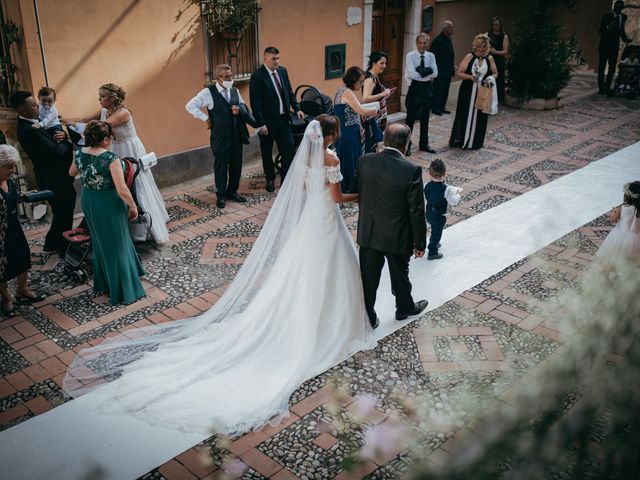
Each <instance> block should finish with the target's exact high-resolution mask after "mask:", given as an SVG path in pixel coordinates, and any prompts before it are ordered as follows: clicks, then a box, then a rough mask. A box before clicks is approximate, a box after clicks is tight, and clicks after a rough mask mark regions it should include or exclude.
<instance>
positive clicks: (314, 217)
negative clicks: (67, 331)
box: [65, 121, 376, 435]
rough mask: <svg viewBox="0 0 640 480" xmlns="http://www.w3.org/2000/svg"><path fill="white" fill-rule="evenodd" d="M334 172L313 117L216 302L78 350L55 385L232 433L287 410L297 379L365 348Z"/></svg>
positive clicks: (358, 285) (138, 411)
mask: <svg viewBox="0 0 640 480" xmlns="http://www.w3.org/2000/svg"><path fill="white" fill-rule="evenodd" d="M341 179H342V176H341V175H340V168H339V166H338V167H327V166H325V165H324V147H323V138H322V132H321V130H320V125H319V123H318V122H317V121H313V122H311V123H310V125H309V126H308V127H307V130H306V132H305V136H304V139H303V141H302V143H301V145H300V148H299V149H298V153H297V154H296V157H295V159H294V161H293V163H292V167H291V168H290V171H289V174H288V175H287V181H286V182H285V183H284V185H283V187H282V189H281V191H280V193H279V194H278V197H277V199H276V201H275V203H274V206H273V208H272V210H271V212H270V213H269V217H268V218H267V221H266V222H265V225H264V227H263V229H262V231H261V233H260V235H259V237H258V238H257V240H256V243H255V245H254V247H253V249H252V251H251V253H250V255H249V257H248V258H247V260H246V261H245V264H244V265H243V267H242V269H241V270H240V272H239V273H238V275H237V276H236V279H235V280H234V282H233V283H232V284H231V285H230V286H229V288H228V289H227V291H226V293H225V294H224V295H223V296H222V298H221V299H220V300H219V301H218V303H217V304H216V305H215V306H214V307H212V308H211V309H210V310H209V311H207V312H205V313H204V314H202V315H200V316H199V317H194V318H191V319H187V320H181V321H178V322H172V323H170V324H162V325H157V326H152V327H145V328H144V329H141V331H140V332H139V334H140V335H141V338H136V339H135V340H129V339H127V338H123V337H119V338H118V337H116V338H115V339H110V340H107V341H105V342H104V343H103V344H101V345H99V346H97V347H93V348H90V349H88V350H84V351H82V352H81V353H80V354H79V355H78V357H76V359H75V360H74V363H73V365H72V366H71V367H70V369H69V372H68V374H67V377H66V378H65V391H66V392H67V393H68V394H70V395H72V396H77V395H79V394H83V393H86V392H87V391H89V390H93V391H92V393H91V395H90V397H94V400H95V404H96V405H107V408H108V405H110V404H112V403H113V402H117V404H119V405H121V406H124V407H125V408H126V409H128V410H129V411H131V412H133V413H134V414H135V415H136V416H138V417H141V418H143V419H145V420H146V421H148V422H151V423H153V424H161V425H163V426H173V427H175V428H179V429H181V430H184V431H189V432H207V431H211V429H214V430H215V431H216V432H219V433H225V434H231V435H233V434H239V433H242V432H246V431H248V430H250V429H255V428H259V427H261V426H263V425H264V424H265V423H267V422H268V421H269V420H270V419H272V418H273V417H276V418H278V416H282V415H286V413H287V411H288V400H289V397H290V395H291V394H292V392H293V391H294V390H295V389H296V388H298V386H299V385H300V384H301V383H303V382H304V381H305V380H307V379H310V378H312V377H314V376H316V375H318V374H320V373H322V372H324V371H326V370H327V369H329V368H331V367H332V366H334V365H336V364H337V363H339V362H340V361H342V360H344V359H346V358H348V357H349V356H351V355H352V354H353V353H355V352H357V351H359V350H362V349H369V348H373V347H374V346H375V344H376V342H375V340H374V339H373V330H372V329H371V327H370V325H369V321H368V317H367V314H366V311H365V308H364V300H363V294H362V282H361V277H360V269H359V267H358V260H357V253H356V249H355V245H354V242H353V240H352V238H351V236H350V234H349V232H348V230H347V228H346V226H345V224H344V222H343V220H342V217H341V215H340V211H339V208H338V206H337V205H336V203H335V202H334V201H333V199H332V198H331V195H330V192H329V189H328V185H329V183H339V182H340V180H341ZM126 333H127V334H130V332H126ZM150 348H151V349H155V350H154V351H148V352H146V353H144V354H142V353H141V352H142V351H143V350H149V349H150ZM120 373H121V374H122V375H121V376H120V377H119V378H117V379H116V380H114V381H112V382H111V383H109V384H107V385H101V386H99V383H100V382H101V381H102V380H101V379H102V378H103V377H106V378H109V377H110V376H113V375H118V374H120ZM96 380H98V382H96ZM96 386H99V388H95V387H96ZM94 388H95V390H94Z"/></svg>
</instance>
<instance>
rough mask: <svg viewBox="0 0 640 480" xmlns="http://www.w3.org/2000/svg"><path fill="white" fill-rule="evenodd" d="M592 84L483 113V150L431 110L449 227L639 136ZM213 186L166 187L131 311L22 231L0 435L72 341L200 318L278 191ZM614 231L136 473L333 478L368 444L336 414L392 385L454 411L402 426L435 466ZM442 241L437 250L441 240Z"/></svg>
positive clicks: (390, 390) (47, 394) (514, 271)
mask: <svg viewBox="0 0 640 480" xmlns="http://www.w3.org/2000/svg"><path fill="white" fill-rule="evenodd" d="M594 80H595V78H594V76H593V75H590V74H586V73H581V74H579V75H577V76H576V78H575V79H574V81H573V82H572V84H571V85H570V87H568V88H567V89H566V91H565V92H564V94H565V97H564V107H563V108H562V109H561V110H558V111H555V112H523V111H517V110H510V109H505V110H503V111H502V112H501V113H500V114H499V115H498V116H497V117H496V118H491V119H490V122H489V132H488V135H487V141H486V146H485V148H484V149H483V150H481V151H479V152H461V151H459V150H450V149H449V148H448V146H446V145H447V141H448V134H449V131H450V127H451V123H452V121H453V118H452V117H451V116H442V117H434V118H432V123H431V127H430V128H431V132H432V141H431V144H432V145H433V146H434V148H436V150H437V151H438V153H436V154H435V155H427V154H422V153H419V154H417V153H418V152H416V153H414V155H413V156H412V157H411V159H412V160H413V161H415V162H417V163H419V164H421V165H422V166H423V167H424V168H425V169H426V167H427V166H428V162H430V161H431V160H433V159H434V158H441V159H443V160H444V161H445V163H446V164H447V167H448V181H449V183H451V184H455V185H458V186H461V187H463V188H464V196H463V199H462V202H461V204H460V205H459V206H458V207H455V208H454V211H453V213H454V215H452V216H451V217H450V221H449V224H453V223H456V222H458V221H460V220H463V219H466V218H469V217H471V216H474V215H476V214H478V213H481V212H483V211H485V210H487V209H489V208H492V207H493V206H496V205H498V204H500V203H503V202H506V201H508V200H510V199H512V198H514V197H516V196H518V195H520V194H521V193H523V192H526V191H528V190H531V189H533V188H537V187H538V186H540V185H543V184H545V183H548V182H550V181H552V180H554V179H555V178H558V177H559V176H562V175H565V174H567V173H569V172H571V171H574V170H576V169H578V168H581V167H583V166H585V165H587V164H589V163H590V162H592V161H594V160H597V159H600V158H602V157H604V156H606V155H608V154H610V153H612V152H614V151H617V150H619V149H621V148H623V147H625V146H627V145H629V144H631V143H634V142H635V141H637V140H638V138H640V101H629V100H622V99H611V98H606V97H602V96H596V95H594V94H593V92H594V90H595V81H594ZM416 130H417V129H416ZM414 144H417V139H416V138H414ZM426 178H427V176H426V173H425V179H426ZM211 182H212V179H211V178H210V177H205V178H203V179H200V180H198V181H194V182H191V183H189V184H183V185H179V186H176V187H172V188H171V189H168V190H166V191H165V192H164V196H165V199H166V202H167V207H168V211H169V214H170V217H171V221H170V223H169V229H170V232H171V241H170V244H169V245H167V246H165V247H163V248H156V247H155V246H151V245H143V246H140V247H139V253H140V255H141V257H142V260H143V264H144V267H145V270H146V271H147V272H148V275H147V276H146V277H145V281H144V287H145V291H146V292H147V297H146V298H144V299H142V300H141V301H139V302H137V303H134V304H132V305H129V306H111V305H109V304H108V302H107V298H106V297H105V296H104V295H99V296H97V295H95V294H93V293H92V290H91V282H90V281H89V282H88V283H83V284H77V283H75V282H74V280H73V278H72V277H71V276H70V275H69V274H68V273H67V272H66V271H65V269H64V266H63V264H62V263H61V262H60V260H59V259H58V257H57V256H51V255H49V254H48V253H45V252H43V251H42V242H43V234H44V233H45V231H46V227H45V226H44V225H42V224H34V225H27V226H26V227H27V229H26V233H27V236H28V239H29V242H30V245H31V249H32V250H31V251H32V260H33V264H34V266H33V270H32V273H31V284H32V285H33V286H34V287H36V289H38V290H41V291H43V292H46V293H47V294H48V295H49V296H48V298H47V299H46V300H45V301H44V302H41V303H40V304H36V305H27V304H19V305H18V312H19V316H18V317H15V318H12V319H2V320H0V355H1V358H2V362H0V376H1V378H0V429H6V428H9V427H11V426H13V425H16V424H18V423H20V422H23V421H25V420H27V419H29V418H31V417H33V416H35V415H39V414H41V413H44V412H46V411H48V410H50V409H52V408H55V407H56V406H58V405H60V404H62V403H64V402H65V401H66V400H65V399H64V398H63V395H62V393H61V388H60V386H61V383H62V378H63V376H64V372H65V370H66V367H67V365H69V363H70V362H71V360H72V358H73V356H74V352H76V351H78V350H79V349H80V348H83V347H85V346H87V345H95V344H97V343H100V342H101V341H102V340H103V339H104V338H105V337H108V336H110V335H113V334H115V332H121V331H125V330H129V329H134V328H137V327H141V326H144V325H149V324H150V323H162V322H170V321H173V320H177V319H181V318H185V317H188V316H191V315H196V314H198V313H200V312H202V311H204V310H207V309H208V308H209V307H210V306H211V305H213V304H214V303H215V302H216V301H217V299H218V298H219V296H220V295H221V294H222V293H223V292H224V290H225V288H226V286H227V285H228V283H229V282H230V281H231V280H232V279H233V278H234V276H235V274H236V272H237V270H238V268H239V265H240V264H241V263H242V261H243V259H244V258H245V257H246V255H247V254H248V252H249V250H250V248H251V245H252V243H253V241H254V240H255V238H256V236H257V235H258V233H259V232H260V228H261V225H262V224H263V223H264V220H265V218H266V215H267V212H268V211H269V208H270V207H271V205H272V203H273V200H274V198H275V194H273V193H268V192H266V190H265V182H264V178H263V177H262V175H261V173H260V172H259V171H258V170H256V169H249V170H248V171H246V172H245V174H244V176H243V179H242V182H241V186H240V191H241V192H242V193H243V194H246V196H247V197H248V199H249V201H248V202H247V203H246V204H243V205H239V204H235V203H229V204H228V206H227V208H225V209H224V210H222V211H221V210H218V209H217V208H216V207H215V197H214V195H213V194H212V192H211V188H210V184H211ZM342 213H343V216H344V217H345V220H346V222H347V224H348V225H349V228H350V230H351V231H352V232H353V233H354V234H355V227H356V224H355V222H356V219H357V206H353V205H349V206H345V207H343V208H342ZM610 228H611V225H610V224H609V223H608V221H607V219H606V218H604V217H601V218H597V219H595V220H594V221H592V222H590V223H589V224H587V225H584V226H583V227H581V228H579V229H577V230H576V231H574V232H572V233H570V234H569V235H567V236H565V237H563V238H561V239H559V240H558V241H556V242H554V243H552V244H551V245H548V246H547V247H545V248H543V249H542V250H541V251H540V252H538V253H537V254H536V255H532V256H531V257H528V258H525V259H523V260H521V261H519V262H517V263H515V264H513V265H511V266H509V267H508V268H506V269H505V270H503V271H502V272H499V273H498V274H496V275H494V276H493V277H491V278H489V279H487V280H485V281H484V282H482V283H480V284H479V285H476V286H475V287H473V288H472V289H470V290H468V291H466V292H464V293H463V294H461V295H460V296H458V297H456V298H455V299H453V300H452V301H450V302H448V303H446V304H444V305H442V306H441V307H439V308H438V309H436V310H433V311H431V312H429V313H427V314H426V315H424V316H422V317H421V318H420V319H418V320H417V321H415V322H412V323H410V324H408V325H406V326H405V327H404V328H402V329H400V330H399V331H397V332H396V333H394V334H392V335H390V336H389V337H387V338H385V339H384V340H382V341H381V342H380V344H379V345H378V347H377V348H376V349H375V350H374V351H372V352H362V353H359V354H357V355H355V356H354V357H352V358H350V359H348V360H346V361H345V362H343V363H342V364H340V365H338V366H336V367H335V368H334V369H332V370H331V371H329V372H326V373H324V374H322V375H320V376H318V377H316V378H314V379H312V380H309V381H308V382H306V383H305V384H303V385H302V386H300V388H299V389H298V390H297V391H296V392H295V393H294V394H293V396H292V398H291V417H290V418H289V419H288V420H286V421H284V422H283V423H282V424H281V425H279V426H278V427H267V428H265V429H263V430H262V431H260V432H252V433H249V434H247V435H244V436H242V437H240V438H238V439H236V440H235V441H233V442H232V443H231V444H230V445H229V446H227V447H226V448H225V449H220V447H219V446H216V443H215V439H214V438H212V439H209V440H207V441H205V442H203V444H201V445H199V446H196V447H194V448H193V449H190V450H188V451H186V452H184V453H182V454H181V455H179V456H178V457H176V458H175V459H173V460H171V461H170V462H167V463H166V464H164V465H162V466H159V467H158V468H157V469H155V470H154V471H152V472H149V473H148V474H146V475H145V476H143V477H142V478H144V479H163V478H164V479H168V480H172V479H196V478H207V479H213V478H216V476H217V475H218V474H219V473H220V468H221V461H222V458H223V456H224V454H225V453H229V454H230V455H231V456H232V457H235V458H238V459H240V460H242V461H243V462H244V463H246V464H247V465H248V466H249V467H250V468H249V470H247V471H246V472H245V473H244V476H243V477H242V478H246V479H254V478H255V479H258V478H277V479H287V478H301V479H322V478H332V477H337V478H342V477H344V476H345V475H344V473H341V471H340V461H341V460H342V459H343V458H344V457H345V456H346V455H347V454H348V453H349V452H350V451H351V449H353V448H354V447H355V446H358V445H360V444H361V443H362V441H363V433H362V428H363V426H362V425H356V424H352V423H350V420H349V417H348V416H346V414H344V412H346V411H349V408H350V406H352V402H353V399H354V397H355V396H356V395H358V394H360V393H371V394H372V395H374V396H375V397H376V398H377V405H376V408H375V410H374V411H373V412H372V413H369V414H368V416H367V418H366V419H365V425H377V424H381V423H382V422H387V421H389V417H390V415H391V414H392V412H393V411H395V410H396V409H397V407H398V404H397V396H398V394H401V395H402V396H406V397H409V398H411V397H418V396H420V397H423V398H427V399H428V400H429V404H430V405H431V406H432V408H433V410H434V412H435V413H444V414H446V415H447V416H448V417H449V418H451V420H452V423H451V424H450V425H449V426H448V427H447V428H440V429H438V428H435V427H434V425H433V424H428V423H427V422H423V423H417V422H416V421H414V420H411V419H408V418H404V419H403V420H404V421H405V422H406V424H407V425H408V426H409V427H410V428H411V429H412V431H415V432H416V438H417V440H416V441H417V442H418V443H419V444H420V445H422V446H423V447H424V448H426V452H427V454H428V457H427V458H428V459H430V460H431V461H433V462H434V463H438V462H442V461H444V460H443V459H444V458H446V455H449V454H452V453H454V450H455V449H454V448H453V447H452V445H454V442H455V435H456V432H457V431H458V430H459V429H463V428H465V425H467V426H468V425H469V424H470V422H472V421H473V419H474V418H476V417H477V416H478V415H479V414H480V413H481V412H482V411H483V409H486V408H489V407H490V405H491V404H492V402H495V401H496V398H502V399H503V400H504V399H505V398H508V395H509V392H511V391H512V390H513V389H514V388H515V386H517V385H521V384H522V383H523V382H526V381H527V380H526V379H527V375H528V372H530V371H531V370H532V369H534V368H535V367H536V365H538V364H539V363H540V362H541V361H542V360H544V359H546V358H549V356H550V355H552V352H554V350H556V349H557V347H558V346H559V345H560V344H562V341H563V338H562V334H561V333H560V332H561V329H560V326H559V325H558V324H557V323H554V322H552V321H550V320H546V319H545V318H544V317H543V316H542V315H541V311H542V308H543V307H544V306H547V307H548V306H549V305H554V300H555V299H557V298H558V295H559V294H560V293H561V292H562V291H564V290H566V289H570V288H572V287H573V286H574V285H575V282H576V279H577V278H579V277H580V275H582V273H583V272H584V271H585V269H586V268H588V266H589V265H590V263H591V260H592V258H593V254H594V253H595V251H596V250H597V248H598V246H599V245H600V244H601V242H602V240H603V239H604V237H605V236H606V234H607V232H608V230H610ZM443 245H444V251H445V254H446V233H445V235H444V239H443ZM443 261H446V257H445V259H444V260H443ZM336 374H340V375H341V376H342V377H344V378H345V379H347V381H348V389H349V392H348V393H349V395H348V397H347V398H344V399H343V400H342V401H341V404H340V407H341V408H342V411H341V412H338V415H342V416H343V419H344V422H345V424H346V431H347V432H348V435H347V438H348V439H349V441H348V442H346V441H345V440H344V437H342V436H340V435H337V434H336V432H331V431H327V428H326V424H327V423H328V416H329V412H328V408H329V407H328V404H329V397H330V389H329V387H328V385H327V380H328V379H329V378H330V377H332V376H334V375H336ZM470 398H472V399H473V401H472V402H470V401H469V399H470ZM352 408H353V406H352ZM203 449H204V450H205V451H208V452H211V453H212V456H213V459H214V462H213V464H211V465H207V466H204V465H203V464H202V462H201V458H202V454H201V451H202V450H203ZM412 462H413V460H412V458H411V454H410V453H409V452H408V451H402V450H400V451H394V452H392V454H390V455H387V456H386V457H385V458H383V459H381V460H380V461H379V462H378V463H374V462H368V463H366V464H365V465H364V467H363V470H362V471H361V476H366V477H367V478H380V479H382V478H395V477H397V476H399V475H401V474H402V473H403V472H405V471H406V470H407V468H409V466H410V465H411V464H412Z"/></svg>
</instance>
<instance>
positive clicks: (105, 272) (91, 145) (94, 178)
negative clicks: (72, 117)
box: [69, 120, 145, 305]
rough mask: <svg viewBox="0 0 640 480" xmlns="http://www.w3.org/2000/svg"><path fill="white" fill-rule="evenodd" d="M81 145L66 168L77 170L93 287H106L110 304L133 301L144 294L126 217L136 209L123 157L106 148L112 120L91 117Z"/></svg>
mask: <svg viewBox="0 0 640 480" xmlns="http://www.w3.org/2000/svg"><path fill="white" fill-rule="evenodd" d="M84 138H85V145H87V146H86V147H85V148H83V149H82V150H80V151H78V152H77V153H76V157H75V163H74V165H72V166H71V168H70V169H69V174H70V175H72V176H76V175H77V174H78V173H80V178H81V180H82V210H83V211H84V216H85V218H86V219H87V223H88V224H89V229H90V231H91V240H92V245H93V289H94V291H96V292H99V293H108V294H109V300H110V302H111V304H112V305H116V304H118V303H121V302H124V303H127V304H128V303H133V302H135V301H136V300H138V299H140V298H142V297H144V296H145V293H144V289H143V288H142V283H141V282H140V276H141V275H144V270H143V269H142V265H141V264H140V259H139V258H138V255H137V253H136V251H135V249H134V248H133V242H132V241H131V237H130V236H129V227H128V224H127V217H128V218H129V219H131V220H135V219H136V218H137V217H138V209H137V207H136V204H135V202H134V200H133V197H132V196H131V192H130V191H129V189H128V188H127V185H126V183H125V180H124V165H123V163H122V161H121V160H120V159H119V158H118V157H117V156H116V155H115V154H114V153H112V152H110V151H109V147H110V146H111V142H112V140H113V131H112V129H111V125H110V124H108V123H106V122H100V121H98V120H93V121H91V122H89V123H88V124H87V126H86V128H85V134H84Z"/></svg>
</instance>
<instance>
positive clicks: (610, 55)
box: [598, 0, 630, 94]
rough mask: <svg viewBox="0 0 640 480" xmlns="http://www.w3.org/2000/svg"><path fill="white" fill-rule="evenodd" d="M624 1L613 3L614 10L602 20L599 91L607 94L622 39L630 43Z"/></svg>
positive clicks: (599, 46) (599, 51)
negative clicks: (625, 28)
mask: <svg viewBox="0 0 640 480" xmlns="http://www.w3.org/2000/svg"><path fill="white" fill-rule="evenodd" d="M623 7H624V2H623V1H621V0H618V1H617V2H615V3H614V4H613V12H609V13H607V14H606V15H603V16H602V19H601V20H600V44H599V45H598V56H599V58H598V93H601V94H605V93H607V94H608V93H610V92H611V81H612V80H613V74H614V73H615V71H616V64H617V63H618V50H619V49H620V40H621V39H622V40H623V41H624V42H625V43H629V42H630V40H629V37H627V34H626V32H625V31H624V26H625V23H626V21H627V16H626V15H625V14H624V13H622V9H623ZM607 64H608V68H607V79H606V81H605V78H604V69H605V66H607Z"/></svg>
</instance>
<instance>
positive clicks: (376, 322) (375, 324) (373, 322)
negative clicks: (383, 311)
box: [369, 315, 380, 330]
mask: <svg viewBox="0 0 640 480" xmlns="http://www.w3.org/2000/svg"><path fill="white" fill-rule="evenodd" d="M369 323H370V324H371V328H373V329H374V330H375V329H376V328H378V325H380V320H379V319H378V316H377V315H376V316H375V317H373V320H371V317H369Z"/></svg>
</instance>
